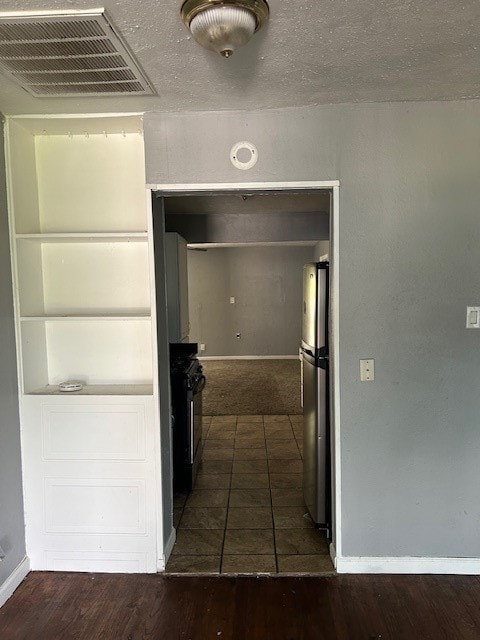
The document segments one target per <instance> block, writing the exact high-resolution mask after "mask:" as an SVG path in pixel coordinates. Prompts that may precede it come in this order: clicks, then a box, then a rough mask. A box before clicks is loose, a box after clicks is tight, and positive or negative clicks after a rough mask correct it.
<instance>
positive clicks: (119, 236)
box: [15, 231, 148, 242]
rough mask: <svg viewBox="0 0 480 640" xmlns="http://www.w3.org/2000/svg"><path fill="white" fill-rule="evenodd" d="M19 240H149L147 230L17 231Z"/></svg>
mask: <svg viewBox="0 0 480 640" xmlns="http://www.w3.org/2000/svg"><path fill="white" fill-rule="evenodd" d="M15 237H16V239H17V240H29V241H31V242H147V239H148V235H147V232H146V231H138V232H133V233H132V232H120V231H119V232H105V233H96V232H95V233H93V232H92V233H74V232H72V233H70V232H64V233H17V234H16V236H15Z"/></svg>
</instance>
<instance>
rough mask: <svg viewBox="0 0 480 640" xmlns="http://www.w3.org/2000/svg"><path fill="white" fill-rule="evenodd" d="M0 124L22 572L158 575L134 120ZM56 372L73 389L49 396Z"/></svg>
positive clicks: (144, 242)
mask: <svg viewBox="0 0 480 640" xmlns="http://www.w3.org/2000/svg"><path fill="white" fill-rule="evenodd" d="M6 130H7V165H8V187H9V189H8V190H9V216H10V232H11V249H12V271H13V279H14V292H15V309H16V311H15V313H16V330H17V352H18V367H19V387H20V404H21V413H22V446H23V449H24V453H23V459H24V486H25V501H26V513H27V545H28V547H29V548H28V553H29V555H30V559H31V562H32V566H33V568H37V569H56V568H61V569H70V570H102V571H109V570H110V571H152V570H156V547H155V537H156V532H155V487H154V486H153V485H154V477H155V473H156V471H155V455H156V454H155V453H154V452H155V449H156V447H157V444H156V439H155V438H156V436H155V433H154V431H155V429H154V426H153V416H154V413H155V412H154V410H153V398H154V394H153V379H154V376H153V368H154V362H155V361H156V360H155V358H154V353H155V346H154V345H155V338H154V336H153V331H152V322H153V320H152V305H154V296H153V294H152V290H153V284H152V273H153V268H152V264H153V255H152V253H153V250H152V248H153V241H152V239H151V237H152V233H151V220H149V215H150V214H149V212H148V208H147V203H146V197H145V168H144V145H143V131H142V120H141V117H140V116H138V115H132V116H130V115H128V116H111V117H79V116H72V117H69V116H66V117H55V118H51V117H50V118H48V117H15V118H13V117H12V118H9V119H8V120H7V126H6ZM153 326H154V323H153ZM67 380H81V381H83V382H84V383H85V386H84V389H83V390H82V391H80V392H75V393H73V394H65V393H62V392H60V391H59V388H58V385H59V383H60V382H62V381H67ZM157 453H158V452H157ZM67 461H68V462H67ZM112 465H113V467H112ZM89 504H90V505H92V504H94V505H95V506H94V507H93V508H92V509H89V507H88V505H89ZM69 505H75V508H72V507H71V506H70V507H69ZM82 514H83V515H82ZM80 534H82V535H80Z"/></svg>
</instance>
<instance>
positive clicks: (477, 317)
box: [467, 307, 480, 329]
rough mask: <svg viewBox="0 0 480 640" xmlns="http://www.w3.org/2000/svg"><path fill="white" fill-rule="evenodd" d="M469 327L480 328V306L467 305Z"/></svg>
mask: <svg viewBox="0 0 480 640" xmlns="http://www.w3.org/2000/svg"><path fill="white" fill-rule="evenodd" d="M467 329H480V307H467Z"/></svg>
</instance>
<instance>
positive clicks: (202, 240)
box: [154, 188, 335, 574]
mask: <svg viewBox="0 0 480 640" xmlns="http://www.w3.org/2000/svg"><path fill="white" fill-rule="evenodd" d="M333 201H334V193H333V190H332V189H331V188H328V189H327V188H323V189H308V190H307V189H300V190H298V189H283V190H279V189H272V190H264V189H258V190H254V189H252V190H250V189H249V190H248V191H246V190H241V191H236V192H234V193H231V192H228V191H227V192H226V191H217V192H216V191H211V192H209V193H195V192H193V193H192V192H189V193H182V192H178V193H175V194H172V193H166V192H161V191H159V192H157V193H155V194H154V221H155V253H156V256H157V259H156V262H157V261H158V255H165V253H166V252H165V247H166V245H167V244H168V242H170V237H172V236H176V240H175V242H176V246H177V256H176V260H177V274H180V273H181V271H182V269H183V271H186V273H183V274H181V275H180V279H178V275H177V280H176V279H175V277H174V278H172V277H171V275H169V274H168V271H169V266H168V258H167V264H166V265H165V264H164V265H163V273H159V271H162V268H159V267H158V265H157V268H156V271H157V273H156V276H157V289H158V284H159V282H160V285H162V283H163V284H166V289H167V296H168V290H169V287H171V286H172V281H174V286H175V287H177V288H180V289H181V287H182V285H181V282H180V280H185V277H186V281H187V283H188V285H187V286H188V295H187V296H185V292H182V291H178V292H177V293H178V295H177V298H176V301H175V302H174V303H171V302H170V303H169V304H168V308H169V312H168V313H169V314H170V315H171V312H172V307H175V308H177V309H178V317H177V320H176V321H175V320H174V321H172V320H169V318H167V321H166V322H167V328H168V325H170V326H171V325H172V322H173V325H174V330H173V332H172V330H171V328H170V331H169V341H170V342H182V343H194V344H195V345H197V351H198V358H199V360H200V362H201V366H202V367H203V372H204V373H205V374H206V379H207V384H206V388H205V390H204V391H203V394H202V395H203V400H202V404H203V409H202V414H203V416H202V418H203V419H202V440H201V459H202V461H201V464H200V465H199V468H198V474H196V477H195V482H194V488H193V490H192V491H186V490H183V491H182V490H181V489H182V488H180V490H178V491H176V492H175V493H172V496H171V500H172V505H173V524H174V527H175V530H176V544H175V546H174V547H173V553H172V555H171V558H170V561H169V563H168V564H167V571H169V572H172V573H177V572H179V573H183V572H187V573H189V572H193V573H199V572H200V573H202V572H206V573H227V574H228V573H316V574H318V573H325V572H331V571H333V565H332V562H331V558H330V553H329V552H331V549H330V548H329V542H330V541H331V537H330V536H328V537H327V535H325V532H322V531H319V530H317V528H316V526H315V523H314V522H313V521H312V518H311V516H310V514H309V513H308V510H307V508H306V506H305V501H304V498H303V490H302V483H303V475H304V474H303V466H304V462H303V409H302V406H301V391H300V389H301V371H302V367H301V362H300V358H299V347H300V344H301V339H302V305H303V296H302V270H303V265H304V264H306V263H313V262H318V261H319V260H328V259H329V258H331V251H330V245H329V240H330V239H331V234H330V230H331V227H332V223H331V220H332V209H333ZM159 236H161V238H159ZM182 242H185V247H184V249H179V246H180V244H181V243H182ZM162 248H163V249H164V251H163V252H162V253H160V252H159V249H160V251H161V250H162ZM183 250H184V251H185V255H186V265H185V266H184V267H179V265H178V260H179V257H178V256H179V254H180V253H181V252H182V251H183ZM159 276H160V277H161V280H159ZM157 296H158V294H157ZM182 298H183V304H184V305H185V298H186V299H187V302H186V304H187V306H188V308H189V312H188V322H187V331H186V332H185V330H184V329H185V321H183V322H182V318H181V316H182V313H181V311H180V307H181V306H182ZM160 324H161V322H159V325H160ZM182 325H183V330H182ZM159 350H161V347H160V345H159ZM167 355H169V354H167ZM160 360H161V354H160V353H159V361H160ZM165 362H166V359H165V358H164V364H165ZM160 387H162V385H161V384H160ZM160 395H162V390H161V388H160ZM160 401H161V404H162V398H160ZM166 401H167V397H166V394H165V393H164V398H163V403H164V410H165V402H166ZM168 406H169V405H168ZM332 407H333V403H332ZM163 417H165V415H164V416H163ZM333 424H334V423H333V420H331V425H332V427H333ZM174 429H175V425H174ZM162 448H163V445H162ZM331 449H332V455H333V456H334V455H335V451H334V449H335V447H334V443H333V440H332V446H331ZM164 458H165V456H164V454H162V460H164ZM172 458H173V460H172ZM164 467H165V464H162V476H163V483H164V487H163V503H164V524H165V511H166V513H167V514H168V509H169V504H168V502H169V496H168V488H167V490H165V489H166V487H165V482H169V483H170V486H171V483H172V479H173V476H174V475H175V453H174V452H173V454H172V455H171V456H170V468H169V472H168V473H165V468H164ZM333 467H334V465H333ZM325 473H329V471H328V469H327V470H326V471H325ZM167 476H168V477H167ZM334 487H335V481H334V482H333V483H332V489H331V490H332V491H333V490H334ZM176 489H178V487H176ZM188 489H190V487H188ZM328 491H329V493H330V488H329V489H328ZM332 502H333V504H335V503H334V501H332ZM334 516H335V514H334V513H332V518H331V519H330V520H329V522H333V521H334ZM330 546H331V545H330Z"/></svg>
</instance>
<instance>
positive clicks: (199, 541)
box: [167, 415, 334, 574]
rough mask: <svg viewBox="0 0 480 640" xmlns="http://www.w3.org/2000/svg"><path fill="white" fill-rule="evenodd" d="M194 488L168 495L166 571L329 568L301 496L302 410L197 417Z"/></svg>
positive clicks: (325, 551) (321, 536) (322, 542)
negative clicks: (170, 541)
mask: <svg viewBox="0 0 480 640" xmlns="http://www.w3.org/2000/svg"><path fill="white" fill-rule="evenodd" d="M203 420H204V449H203V462H202V466H201V470H200V472H199V475H198V478H197V482H196V486H195V489H194V490H193V491H192V493H191V494H189V495H183V494H181V495H176V496H175V500H174V519H175V522H174V524H175V527H176V529H177V541H176V543H175V547H174V549H173V553H172V556H171V558H170V561H169V563H168V565H167V572H169V573H203V572H205V573H315V574H318V573H331V572H333V570H334V569H333V565H332V562H331V560H330V556H329V555H328V543H327V541H326V539H325V535H324V534H323V533H322V532H320V531H318V530H317V529H316V528H315V527H314V525H313V522H312V520H311V519H310V516H309V515H308V512H307V509H306V507H305V505H304V502H303V497H302V458H301V456H302V416H297V415H292V416H288V415H276V416H275V415H265V416H214V417H204V419H203Z"/></svg>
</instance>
